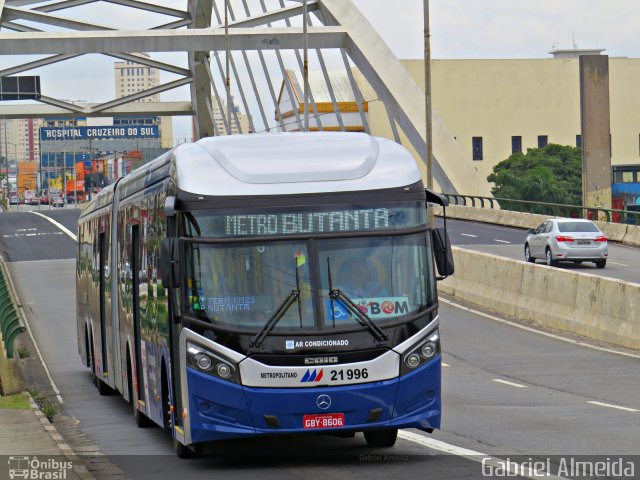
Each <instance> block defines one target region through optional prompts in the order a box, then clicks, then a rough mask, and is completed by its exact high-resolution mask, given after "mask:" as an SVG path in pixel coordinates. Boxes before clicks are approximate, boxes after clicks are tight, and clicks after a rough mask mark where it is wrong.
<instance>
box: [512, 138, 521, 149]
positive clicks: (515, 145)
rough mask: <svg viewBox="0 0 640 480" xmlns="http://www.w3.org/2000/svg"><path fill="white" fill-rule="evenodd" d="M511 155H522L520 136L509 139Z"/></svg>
mask: <svg viewBox="0 0 640 480" xmlns="http://www.w3.org/2000/svg"><path fill="white" fill-rule="evenodd" d="M511 153H522V137H521V136H520V135H516V136H513V137H511Z"/></svg>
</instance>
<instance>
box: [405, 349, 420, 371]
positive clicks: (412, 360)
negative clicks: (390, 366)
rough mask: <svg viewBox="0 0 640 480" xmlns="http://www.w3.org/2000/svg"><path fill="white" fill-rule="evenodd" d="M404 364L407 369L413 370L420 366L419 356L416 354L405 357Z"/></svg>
mask: <svg viewBox="0 0 640 480" xmlns="http://www.w3.org/2000/svg"><path fill="white" fill-rule="evenodd" d="M404 363H405V364H406V365H407V367H409V368H411V369H414V368H416V367H417V366H418V365H420V355H418V354H417V353H412V354H411V355H407V357H406V358H405V359H404Z"/></svg>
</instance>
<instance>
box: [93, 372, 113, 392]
mask: <svg viewBox="0 0 640 480" xmlns="http://www.w3.org/2000/svg"><path fill="white" fill-rule="evenodd" d="M96 388H97V389H98V393H99V394H100V395H101V396H105V395H111V394H112V393H113V390H112V389H111V387H110V386H109V385H107V384H106V383H104V382H103V381H102V380H100V379H99V378H98V377H97V376H96Z"/></svg>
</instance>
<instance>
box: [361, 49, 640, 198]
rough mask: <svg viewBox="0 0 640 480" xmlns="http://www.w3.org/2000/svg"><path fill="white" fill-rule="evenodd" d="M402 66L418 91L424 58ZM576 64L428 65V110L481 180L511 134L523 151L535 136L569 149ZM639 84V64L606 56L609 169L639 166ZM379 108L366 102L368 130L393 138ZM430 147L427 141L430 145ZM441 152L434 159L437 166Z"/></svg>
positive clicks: (574, 124) (576, 125) (504, 154)
mask: <svg viewBox="0 0 640 480" xmlns="http://www.w3.org/2000/svg"><path fill="white" fill-rule="evenodd" d="M402 63H403V65H404V66H405V67H406V68H407V70H408V71H409V74H410V75H411V76H412V77H413V78H414V79H415V80H416V83H417V84H418V85H419V86H420V87H421V88H422V87H423V85H424V63H423V60H421V59H419V60H403V61H402ZM578 63H579V61H578V59H575V58H572V59H568V58H542V59H498V60H496V59H493V60H491V59H478V60H475V59H472V60H468V59H466V60H433V61H432V72H431V75H432V101H433V110H434V113H435V114H436V115H437V116H438V117H439V118H440V119H441V120H442V123H443V125H444V127H446V131H447V134H448V135H450V136H451V137H452V138H453V137H455V140H456V141H457V143H458V145H459V146H458V148H459V150H460V152H462V154H464V155H465V158H466V161H467V162H469V163H470V164H472V165H473V167H475V168H476V169H477V170H478V172H479V173H480V175H481V177H482V178H486V177H487V176H488V175H489V174H490V173H491V172H492V170H493V166H494V165H495V164H497V163H498V162H500V161H502V160H504V159H506V158H508V157H509V155H511V137H512V136H521V137H522V149H523V151H525V152H526V150H527V148H534V147H537V146H538V135H547V136H548V139H549V143H559V144H561V145H572V146H575V145H576V135H579V134H580V79H579V66H578ZM639 80H640V59H638V58H610V59H609V82H610V109H611V139H612V158H611V162H612V164H613V165H627V164H635V165H637V164H638V163H640V149H639V147H638V138H639V137H638V135H640V124H638V121H637V112H638V111H640V89H638V88H636V85H637V83H638V81H639ZM365 98H368V99H372V98H375V96H366V95H365ZM376 104H378V105H376ZM379 104H380V102H370V105H369V107H370V110H369V121H370V124H371V131H372V133H373V134H375V135H380V136H384V137H387V138H393V134H392V133H391V128H390V126H389V122H388V120H387V114H386V111H385V110H384V108H383V107H382V106H381V105H379ZM471 137H482V138H483V150H484V152H483V153H484V159H483V160H481V161H473V160H472V151H471ZM436 143H437V141H436V139H434V146H435V144H436ZM403 144H405V143H404V142H403ZM405 145H406V144H405ZM448 153H449V152H442V153H440V155H439V156H438V155H436V156H438V158H439V159H442V160H443V161H444V160H446V158H447V155H448ZM461 193H468V192H462V191H461Z"/></svg>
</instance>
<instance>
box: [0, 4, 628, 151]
mask: <svg viewBox="0 0 640 480" xmlns="http://www.w3.org/2000/svg"><path fill="white" fill-rule="evenodd" d="M148 1H149V2H150V3H156V4H161V5H165V6H172V7H174V8H178V9H184V8H185V5H186V0H148ZM274 1H275V0H267V3H268V4H270V5H273V3H269V2H274ZM218 2H219V3H221V0H218ZM249 2H254V3H255V4H256V6H257V5H258V4H257V2H256V0H249ZM276 3H277V2H276ZM353 3H354V4H355V5H356V6H358V7H359V8H360V9H361V10H362V12H363V13H364V15H365V16H366V17H367V18H368V20H369V21H370V22H371V24H372V25H373V27H374V29H375V30H376V31H378V32H379V34H380V35H381V36H382V38H383V39H384V40H385V41H386V42H387V43H388V44H389V46H390V47H391V49H392V50H393V51H394V52H395V54H396V55H397V56H398V57H399V58H401V59H404V58H422V57H423V52H424V44H423V27H424V25H423V18H424V16H423V5H424V0H395V1H390V0H353ZM231 5H232V6H233V7H234V8H235V9H236V14H237V15H241V16H243V10H242V2H240V0H231ZM272 8H273V7H272ZM68 12H71V10H70V11H68ZM73 12H74V13H73V17H74V18H79V19H83V18H84V19H86V20H88V21H91V22H99V23H102V24H107V25H117V26H118V27H120V28H148V27H151V26H153V25H157V24H158V20H157V18H154V16H153V15H151V14H149V13H146V12H143V11H137V12H136V11H132V10H127V15H122V12H123V10H122V7H121V6H118V5H115V4H110V3H104V2H102V3H100V4H91V5H86V6H84V7H79V8H77V9H74V10H73ZM61 14H62V13H61ZM70 16H71V15H70ZM214 23H215V19H214ZM430 25H431V49H432V57H433V58H436V59H439V58H440V59H445V58H550V57H551V56H550V55H549V53H548V52H549V51H550V50H552V48H554V47H555V48H560V49H565V48H572V46H573V42H574V39H575V44H576V45H577V47H578V48H605V49H606V51H605V54H608V55H610V56H627V57H640V35H638V33H637V31H638V26H639V25H640V4H639V3H638V0H588V1H587V0H533V1H527V2H525V1H523V0H430ZM153 56H154V58H158V59H159V60H162V61H168V62H173V63H176V64H181V65H180V66H184V67H186V60H185V59H186V55H184V54H171V55H169V54H153ZM160 57H162V58H160ZM212 58H213V57H212ZM114 61H115V60H113V59H110V58H106V57H103V56H99V55H93V56H91V55H89V56H84V57H80V58H77V59H74V60H71V61H69V62H63V63H60V64H55V65H50V66H48V67H46V73H41V75H43V79H44V81H45V83H44V85H43V93H44V94H46V95H49V96H53V97H63V98H67V99H70V100H86V101H94V102H96V101H107V100H110V99H111V98H113V95H114V93H113V92H114V77H113V62H114ZM7 62H8V63H7ZM14 63H20V62H19V61H17V59H14V61H13V62H11V61H10V59H8V58H6V57H0V65H9V64H14ZM38 73H40V72H38ZM276 76H280V74H279V72H276ZM175 78H176V77H175V76H172V75H170V74H164V73H163V77H162V82H163V83H164V82H167V81H170V80H173V79H175ZM279 81H280V79H279V78H277V79H276V78H274V82H279ZM188 98H189V90H188V88H187V87H182V88H180V89H176V90H173V91H170V92H166V93H163V94H162V99H163V100H167V101H168V100H179V99H180V100H188ZM269 110H271V111H272V110H273V108H272V107H271V108H269ZM254 113H255V112H254ZM174 125H175V128H174V135H173V136H174V137H176V138H185V137H189V135H190V120H189V119H187V118H181V119H176V121H175V122H174Z"/></svg>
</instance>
